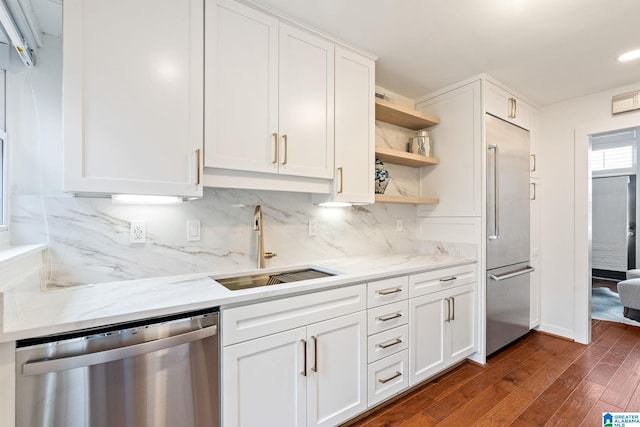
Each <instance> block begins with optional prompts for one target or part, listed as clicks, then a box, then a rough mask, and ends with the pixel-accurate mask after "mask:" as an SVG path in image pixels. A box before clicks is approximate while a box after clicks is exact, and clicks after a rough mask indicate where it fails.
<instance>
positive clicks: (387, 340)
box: [367, 325, 409, 363]
mask: <svg viewBox="0 0 640 427" xmlns="http://www.w3.org/2000/svg"><path fill="white" fill-rule="evenodd" d="M408 342H409V326H408V325H404V326H398V327H397V328H393V329H389V330H388V331H384V332H380V333H379V334H375V335H372V336H370V337H369V339H368V344H367V346H368V351H367V360H368V361H369V363H373V362H375V361H377V360H380V359H382V358H384V357H387V356H390V355H392V354H394V353H397V352H399V351H401V350H404V349H406V348H407V344H408Z"/></svg>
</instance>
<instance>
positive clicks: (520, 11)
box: [33, 0, 640, 106]
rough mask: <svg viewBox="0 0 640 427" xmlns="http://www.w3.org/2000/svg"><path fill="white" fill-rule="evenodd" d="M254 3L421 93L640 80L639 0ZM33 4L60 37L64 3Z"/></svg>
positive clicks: (535, 95)
mask: <svg viewBox="0 0 640 427" xmlns="http://www.w3.org/2000/svg"><path fill="white" fill-rule="evenodd" d="M207 1H208V0H207ZM249 1H254V2H255V3H258V4H262V5H265V6H267V7H271V8H273V9H275V10H278V11H280V12H283V13H284V14H286V15H289V16H290V17H292V18H295V19H297V20H299V21H301V22H304V23H307V24H309V25H311V26H312V27H315V28H317V29H319V30H321V31H323V32H325V33H329V34H331V35H333V36H335V37H337V38H339V39H342V40H343V41H345V42H347V43H349V44H352V45H354V46H356V47H359V48H361V49H364V50H367V51H370V52H371V53H373V54H375V55H377V56H378V57H379V59H378V62H377V65H376V83H377V84H378V85H380V86H383V87H385V88H387V89H389V90H392V91H394V92H397V93H400V94H402V95H405V96H408V97H410V98H414V99H415V98H418V97H420V96H422V95H425V94H427V93H429V92H432V91H434V90H437V89H440V88H443V87H445V86H447V85H450V84H453V83H457V82H459V81H461V80H464V79H466V78H468V77H472V76H475V75H477V74H480V73H487V74H489V75H491V76H493V77H495V78H496V79H498V80H499V81H501V82H502V83H504V84H505V85H507V86H510V87H511V88H512V89H514V90H516V91H518V92H520V93H521V94H522V95H524V96H526V97H528V98H529V99H530V100H531V101H533V102H534V103H536V104H538V105H539V106H544V105H548V104H553V103H556V102H559V101H564V100H567V99H572V98H576V97H579V96H583V95H587V94H590V93H595V92H600V91H603V90H607V89H612V88H615V87H619V86H624V85H626V84H630V83H635V82H640V60H636V61H635V62H631V63H619V62H617V61H616V58H617V56H618V55H620V54H621V53H623V52H625V51H627V50H631V49H640V0H249ZM33 4H34V7H35V9H36V11H37V12H38V15H39V17H40V20H41V23H42V27H43V30H44V31H45V32H47V33H49V34H54V35H60V34H61V32H62V28H61V24H62V14H61V7H60V5H61V0H33ZM115 28H117V24H115V23H114V29H115Z"/></svg>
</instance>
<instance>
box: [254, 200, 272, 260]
mask: <svg viewBox="0 0 640 427" xmlns="http://www.w3.org/2000/svg"><path fill="white" fill-rule="evenodd" d="M253 229H254V230H255V231H257V232H258V245H257V246H258V256H257V258H258V260H257V261H258V268H264V259H265V258H267V259H271V258H273V257H274V256H276V255H278V254H276V253H275V252H265V251H264V233H263V232H262V207H261V206H260V205H258V206H256V210H255V212H254V213H253Z"/></svg>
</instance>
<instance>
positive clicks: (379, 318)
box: [378, 313, 402, 322]
mask: <svg viewBox="0 0 640 427" xmlns="http://www.w3.org/2000/svg"><path fill="white" fill-rule="evenodd" d="M398 317H402V313H394V314H392V315H391V316H387V317H382V316H380V317H378V320H380V321H382V322H388V321H389V320H393V319H397V318H398Z"/></svg>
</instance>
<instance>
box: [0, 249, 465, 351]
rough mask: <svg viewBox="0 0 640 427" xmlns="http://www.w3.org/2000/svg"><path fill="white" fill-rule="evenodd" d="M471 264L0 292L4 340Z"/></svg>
mask: <svg viewBox="0 0 640 427" xmlns="http://www.w3.org/2000/svg"><path fill="white" fill-rule="evenodd" d="M473 262H475V260H474V259H472V258H465V257H458V256H450V255H424V254H406V255H384V256H363V257H349V258H344V259H334V260H325V261H321V262H317V263H313V264H306V265H292V266H280V267H277V268H270V269H264V270H260V271H259V272H260V273H269V272H277V271H282V270H285V269H290V268H306V267H314V268H318V269H321V270H326V271H331V272H336V273H339V274H337V275H335V276H331V277H326V278H321V279H313V280H305V281H302V282H294V283H287V284H280V285H277V286H268V287H258V288H252V289H244V290H238V291H230V290H228V289H226V288H225V287H223V286H222V285H220V284H218V283H217V282H216V281H215V280H214V279H212V278H211V277H210V276H213V277H214V278H221V277H228V276H233V275H240V274H245V273H246V274H252V273H257V272H258V271H247V272H237V273H235V274H220V273H216V272H208V273H200V274H189V275H181V276H170V277H158V278H150V279H142V280H128V281H121V282H109V283H101V284H90V285H83V286H74V287H69V288H63V289H54V290H40V289H34V288H28V287H26V288H24V289H22V288H20V287H16V288H14V289H11V290H10V291H7V292H5V293H4V294H0V297H2V298H1V299H0V301H1V302H2V310H3V312H2V314H3V319H2V320H3V322H2V331H0V342H6V341H14V340H18V339H23V338H31V337H37V336H43V335H50V334H55V333H62V332H69V331H73V330H78V329H86V328H91V327H96V326H104V325H109V324H113V323H120V322H126V321H132V320H140V319H144V318H149V317H155V316H162V315H168V314H176V313H181V312H186V311H191V310H199V309H205V308H210V307H225V306H230V305H240V304H247V303H252V302H257V301H261V300H265V299H271V298H279V297H284V296H287V295H294V294H299V293H307V292H314V291H319V290H323V289H329V288H333V287H338V286H344V285H348V284H356V283H362V282H365V281H371V280H377V279H382V278H385V277H392V276H398V275H406V274H413V273H418V272H424V271H429V270H434V269H440V268H445V267H452V266H457V265H463V264H469V263H473Z"/></svg>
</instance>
